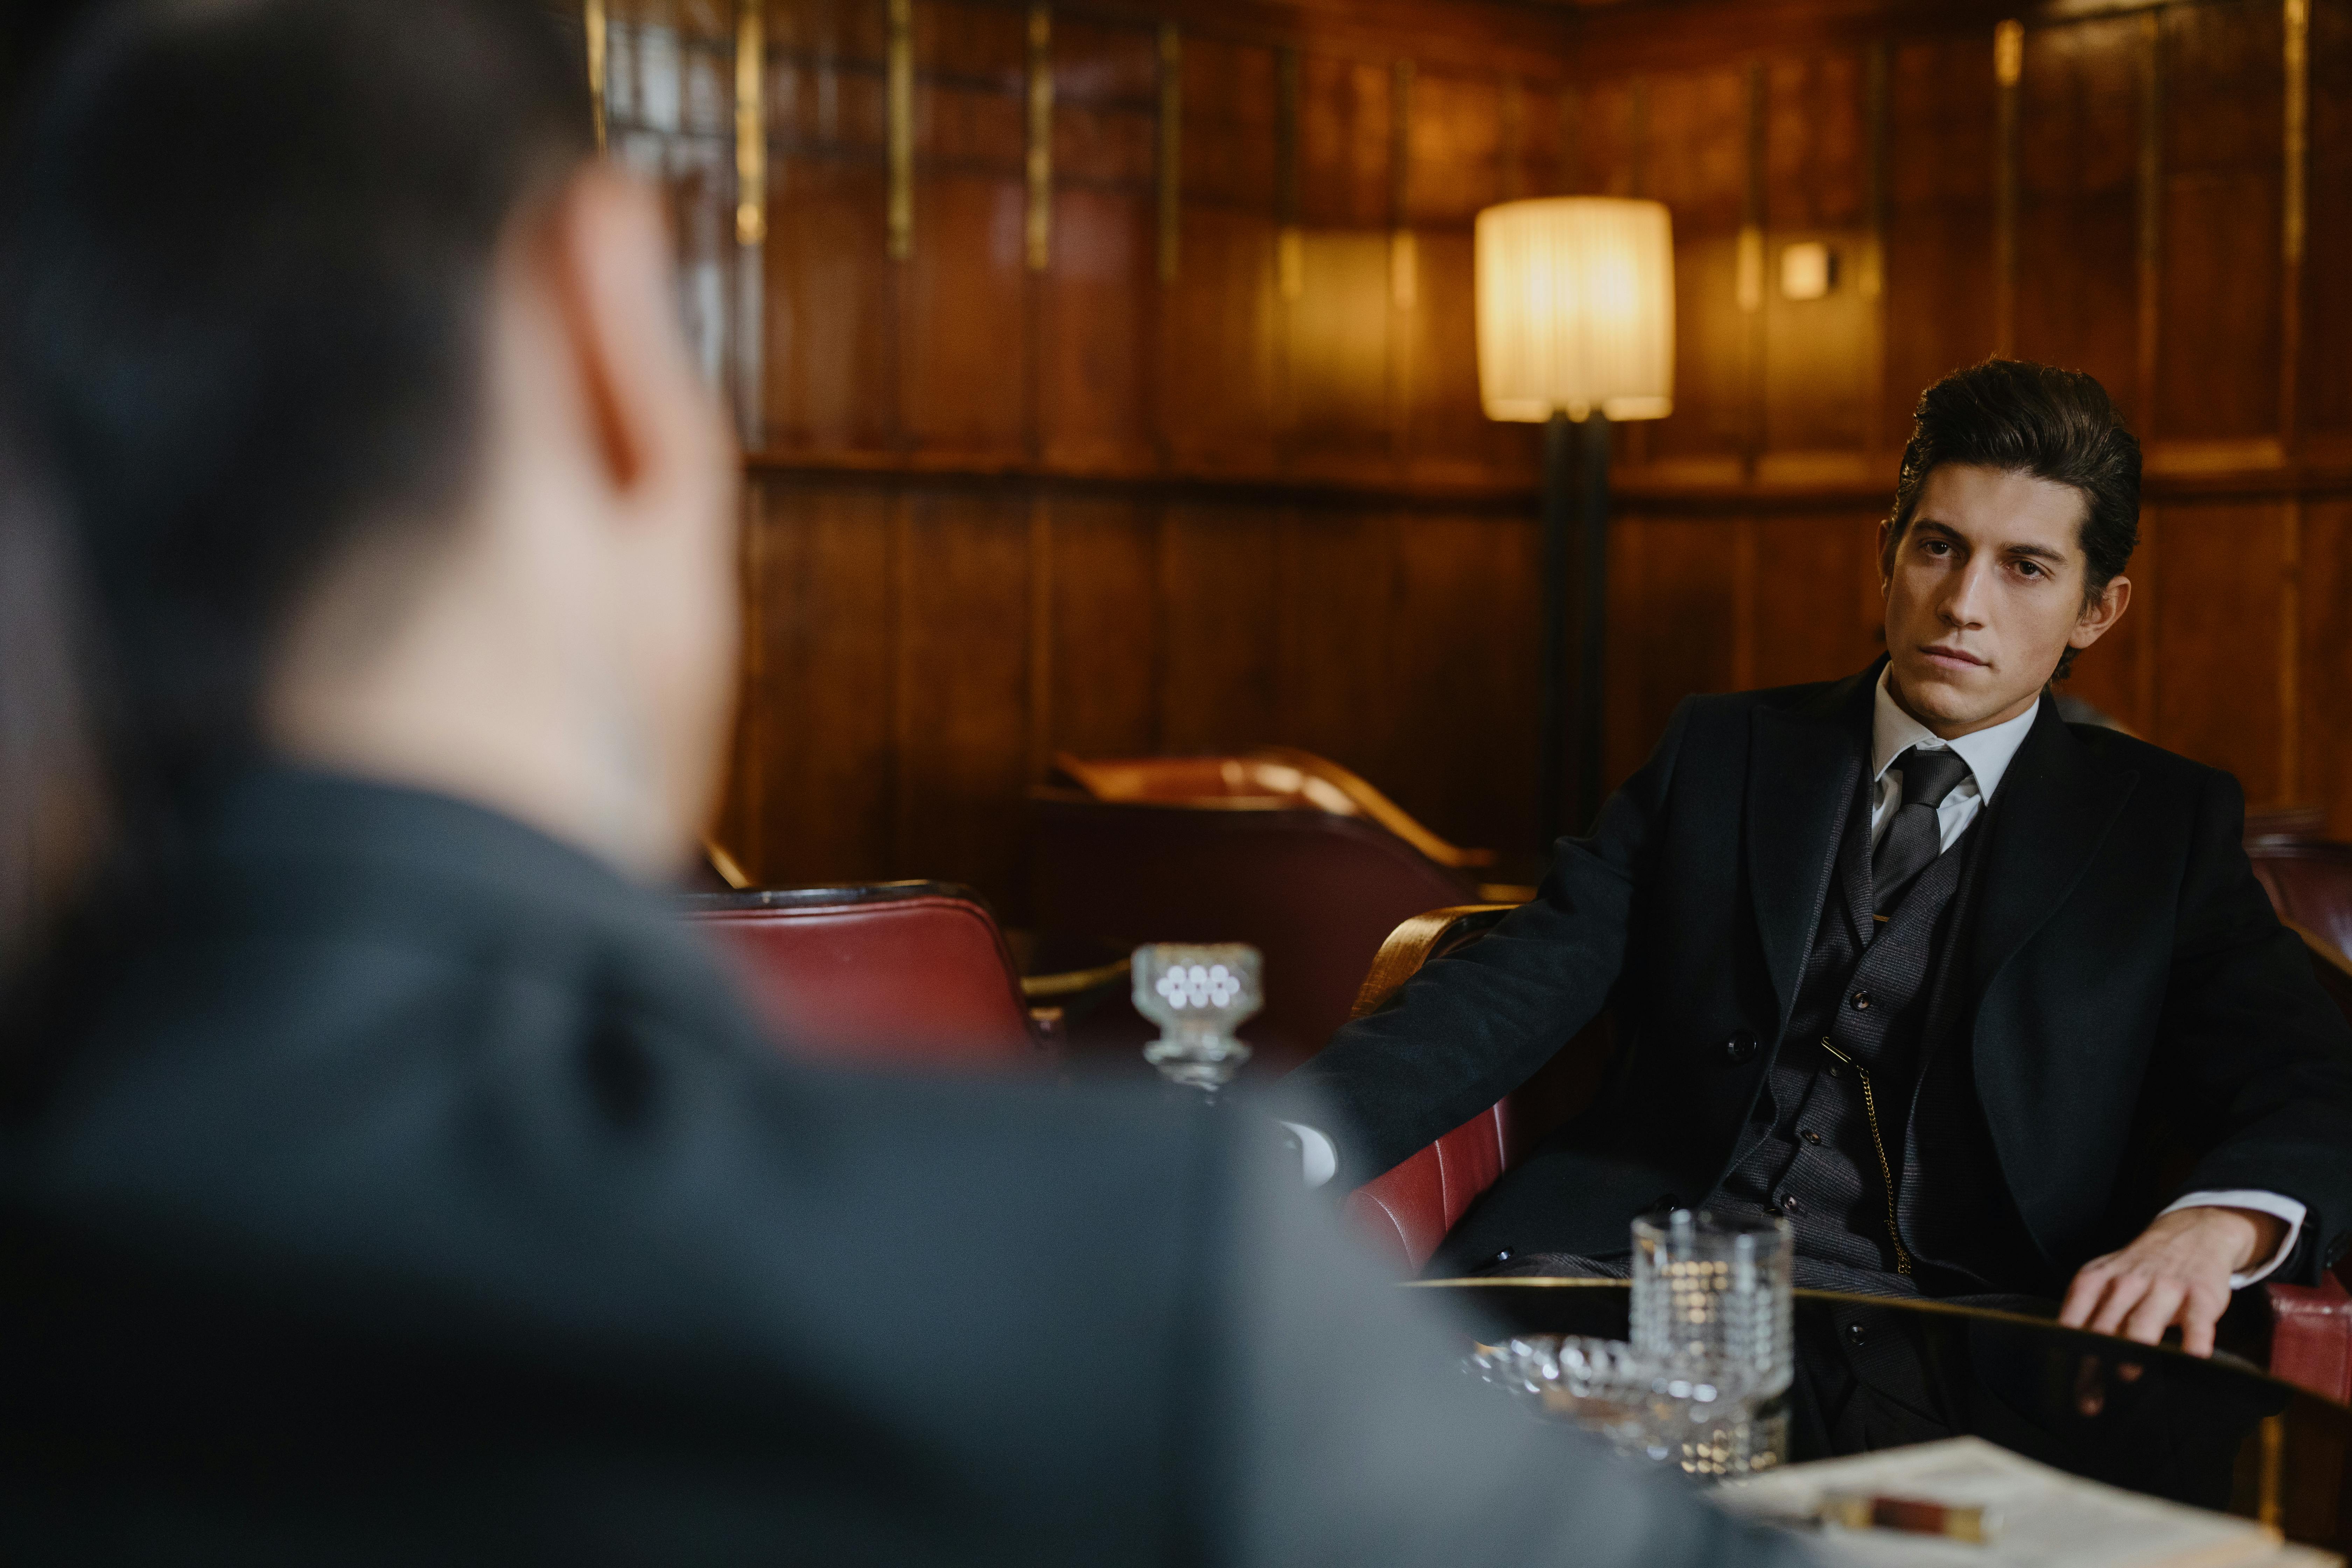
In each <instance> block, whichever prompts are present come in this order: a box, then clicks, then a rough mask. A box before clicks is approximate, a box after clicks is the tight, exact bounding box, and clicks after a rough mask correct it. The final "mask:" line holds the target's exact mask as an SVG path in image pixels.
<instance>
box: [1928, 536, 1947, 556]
mask: <svg viewBox="0 0 2352 1568" xmlns="http://www.w3.org/2000/svg"><path fill="white" fill-rule="evenodd" d="M1920 548H1921V549H1923V550H1925V551H1926V552H1927V553H1928V554H1930V555H1949V554H1950V553H1951V552H1952V547H1951V546H1950V545H1948V544H1947V543H1945V542H1943V541H1942V540H1940V539H1928V540H1923V541H1921V542H1920Z"/></svg>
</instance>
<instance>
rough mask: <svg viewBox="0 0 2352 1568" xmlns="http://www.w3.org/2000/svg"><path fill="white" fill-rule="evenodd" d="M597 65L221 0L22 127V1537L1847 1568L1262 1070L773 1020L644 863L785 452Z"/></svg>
mask: <svg viewBox="0 0 2352 1568" xmlns="http://www.w3.org/2000/svg"><path fill="white" fill-rule="evenodd" d="M582 96H583V95H582V94H581V92H580V90H579V88H578V84H577V80H576V71H575V70H574V68H573V64H572V62H571V61H569V60H567V59H566V58H564V56H563V54H562V51H561V50H560V49H558V48H557V47H555V45H554V44H553V43H552V42H551V40H550V39H549V38H548V37H546V36H544V32H543V24H542V23H541V20H540V19H539V18H538V16H537V14H536V13H535V12H534V11H533V10H531V9H530V8H529V7H528V6H526V5H524V4H521V3H520V0H513V3H504V0H415V3H411V4H404V5H383V4H381V3H380V0H212V3H208V4H196V3H194V0H184V3H180V4H171V5H143V6H138V7H126V8H121V9H117V10H115V11H113V12H112V13H111V14H110V15H109V16H106V18H105V19H104V21H103V23H102V24H101V25H100V26H99V27H98V28H97V29H96V30H95V31H94V32H92V33H91V34H89V35H88V36H86V37H82V38H81V39H80V40H79V43H78V44H77V45H76V46H75V47H72V48H71V49H69V50H68V52H67V54H66V56H65V57H64V58H63V60H62V62H61V64H60V65H59V66H58V68H57V69H56V71H55V72H54V73H53V74H52V76H51V79H50V81H49V84H48V87H47V90H46V92H45V93H44V94H43V95H42V96H41V97H40V99H39V101H38V102H37V104H36V105H35V106H34V108H35V111H34V113H33V114H32V115H31V117H30V120H29V122H28V123H27V124H26V125H25V126H22V127H20V128H19V133H18V137H17V140H16V143H15V145H14V149H13V152H12V153H11V156H10V158H9V162H8V164H7V168H6V174H5V182H6V183H5V201H6V204H7V205H6V209H5V210H6V218H5V228H0V232H5V254H0V311H4V312H5V319H0V330H5V350H6V356H7V357H6V363H7V364H8V365H9V367H10V370H9V376H10V383H9V385H8V387H7V389H6V391H7V395H8V398H9V401H10V404H11V405H12V406H13V408H14V409H15V411H16V421H15V426H14V442H15V445H16V448H17V450H18V452H19V454H20V456H21V457H23V458H25V459H26V462H27V464H28V471H29V473H30V475H31V477H32V479H33V480H35V481H37V483H35V484H33V485H31V486H30V488H29V493H30V494H32V495H33V496H35V497H36V498H37V499H38V500H41V501H43V502H44V503H46V510H42V509H38V508H33V507H30V506H27V505H26V504H23V503H24V501H25V496H24V495H23V494H20V495H19V496H18V497H17V501H18V503H19V504H17V505H16V508H15V509H14V510H11V512H10V513H9V521H8V524H7V526H8V527H9V528H10V529H12V530H15V531H19V532H24V531H31V530H35V529H37V527H39V526H40V525H41V523H42V522H43V521H44V519H47V520H49V521H54V523H55V524H56V526H57V529H58V535H59V537H60V539H61V542H62V548H61V549H60V550H59V551H58V552H57V553H58V560H57V561H55V562H53V563H52V564H53V565H54V566H55V568H56V569H55V571H54V573H53V574H52V575H53V578H54V579H55V581H53V583H52V584H51V586H52V589H53V590H54V591H57V592H62V591H63V589H64V588H65V586H66V585H68V584H69V583H70V582H71V581H73V580H75V579H77V578H78V579H79V582H80V583H81V584H83V585H84V586H85V587H86V588H87V590H88V593H87V596H86V603H85V604H83V605H82V606H81V622H82V626H81V632H82V637H81V645H80V652H81V654H82V656H83V660H82V664H83V673H84V677H85V680H84V685H83V689H81V690H80V691H79V693H78V694H77V695H78V698H79V710H80V711H82V712H83V713H85V714H86V715H87V717H88V719H89V722H90V724H91V725H92V726H93V727H94V730H95V741H94V744H93V747H92V751H93V752H94V754H95V755H96V756H97V757H98V758H99V759H100V762H99V763H98V766H97V768H96V770H95V777H96V778H97V780H99V781H100V782H101V783H102V784H103V790H104V805H105V808H106V819H107V821H108V822H109V823H110V825H111V828H110V847H109V848H108V849H107V850H105V851H104V852H103V853H101V854H100V857H99V858H98V859H97V860H96V861H95V863H94V865H93V868H92V869H91V870H90V872H89V876H88V878H87V889H88V890H87V891H85V892H84V893H82V894H81V895H80V896H79V900H77V901H76V902H75V904H74V906H73V908H72V909H71V910H68V911H65V912H62V913H57V912H52V914H51V916H50V918H48V919H47V929H48V931H49V933H50V934H49V947H48V951H47V953H46V955H45V956H44V957H43V958H42V959H41V960H40V961H39V963H37V965H32V966H30V967H29V972H28V973H24V974H22V975H20V976H19V979H18V981H17V985H18V989H19V995H18V997H17V999H16V1000H17V1004H18V1005H16V1007H15V1009H14V1011H13V1015H12V1016H14V1017H15V1018H16V1019H17V1020H18V1022H19V1026H18V1027H17V1028H16V1029H15V1030H13V1031H12V1037H11V1040H10V1043H9V1048H8V1052H7V1055H6V1058H5V1064H0V1065H5V1071H6V1084H5V1089H6V1095H5V1106H6V1109H7V1110H8V1112H9V1115H10V1129H9V1133H8V1138H7V1142H6V1144H5V1149H6V1164H5V1171H0V1227H5V1245H6V1247H7V1248H8V1253H9V1256H10V1258H11V1259H12V1267H11V1268H10V1270H9V1271H8V1274H7V1277H6V1280H5V1285H0V1376H5V1390H6V1393H5V1399H0V1450H4V1451H5V1466H0V1545H5V1551H6V1554H7V1555H8V1556H9V1557H10V1558H11V1560H12V1561H22V1562H37V1561H49V1560H69V1561H96V1560H100V1559H103V1560H105V1561H108V1562H116V1563H120V1562H142V1561H184V1560H194V1559H205V1560H227V1561H236V1562H239V1563H267V1562H278V1561H293V1560H301V1561H331V1562H356V1561H367V1562H380V1561H381V1562H410V1561H425V1560H430V1561H433V1562H436V1563H446V1562H455V1561H477V1560H478V1561H497V1562H500V1563H507V1562H514V1561H519V1560H526V1559H528V1560H533V1561H540V1560H544V1561H550V1562H562V1563H592V1562H631V1561H646V1562H653V1561H658V1562H662V1563H681V1562H706V1561H748V1560H772V1559H789V1560H794V1561H825V1562H836V1561H873V1562H887V1563H921V1562H932V1561H942V1562H945V1561H954V1562H982V1561H997V1560H1007V1561H1011V1560H1018V1561H1022V1562H1087V1563H1150V1562H1194V1561H1217V1562H1234V1563H1316V1562H1329V1563H1439V1562H1444V1563H1449V1564H1454V1563H1506V1562H1507V1563H1539V1562H1547V1561H1550V1562H1567V1561H1574V1562H1577V1563H1629V1564H1630V1563H1644V1564H1665V1563H1765V1562H1774V1561H1780V1560H1781V1558H1782V1557H1783V1556H1784V1555H1790V1556H1792V1555H1793V1554H1794V1549H1793V1548H1792V1547H1790V1546H1789V1545H1787V1544H1785V1543H1781V1542H1775V1541H1771V1540H1768V1539H1764V1538H1759V1537H1755V1536H1752V1535H1749V1534H1748V1533H1747V1532H1745V1531H1741V1530H1739V1529H1737V1528H1735V1527H1734V1526H1733V1525H1731V1524H1730V1523H1729V1522H1728V1521H1725V1520H1723V1519H1721V1518H1719V1517H1717V1515H1715V1514H1714V1513H1713V1512H1712V1511H1710V1510H1706V1508H1704V1507H1703V1506H1702V1505H1700V1504H1699V1503H1697V1502H1696V1501H1695V1500H1692V1499H1691V1498H1690V1497H1688V1496H1687V1495H1685V1494H1684V1493H1683V1492H1682V1491H1681V1490H1680V1489H1679V1488H1678V1487H1676V1486H1675V1485H1674V1484H1673V1483H1672V1482H1670V1481H1668V1480H1667V1479H1664V1478H1662V1477H1658V1476H1656V1475H1654V1474H1651V1475H1645V1474H1641V1473H1637V1472H1635V1471H1633V1470H1631V1469H1629V1468H1622V1467H1621V1466H1620V1465H1619V1464H1618V1462H1617V1461H1615V1460H1613V1459H1611V1458H1607V1457H1606V1456H1605V1455H1603V1454H1601V1452H1599V1451H1598V1450H1597V1449H1596V1448H1595V1447H1593V1446H1592V1445H1591V1444H1589V1443H1587V1442H1585V1441H1584V1440H1582V1439H1580V1438H1579V1437H1577V1436H1574V1435H1572V1434H1570V1433H1566V1432H1563V1431H1559V1430H1556V1429H1550V1428H1542V1427H1536V1426H1526V1425H1522V1424H1520V1423H1518V1422H1517V1421H1516V1420H1513V1419H1510V1418H1508V1417H1507V1415H1503V1414H1502V1413H1499V1412H1497V1411H1495V1410H1492V1409H1490V1408H1489V1407H1488V1406H1487V1405H1486V1403H1485V1401H1484V1400H1483V1399H1482V1398H1481V1397H1480V1396H1479V1395H1478V1394H1477V1393H1476V1391H1475V1390H1473V1389H1471V1388H1469V1387H1468V1386H1467V1385H1465V1384H1463V1383H1462V1382H1461V1380H1460V1379H1459V1377H1458V1376H1457V1375H1456V1373H1454V1369H1453V1366H1452V1364H1451V1363H1452V1362H1453V1360H1454V1355H1455V1354H1456V1353H1457V1352H1458V1343H1456V1342H1452V1341H1450V1340H1449V1337H1448V1335H1447V1333H1446V1332H1445V1331H1444V1328H1443V1326H1442V1325H1440V1324H1438V1323H1437V1322H1435V1321H1425V1320H1423V1318H1421V1317H1419V1316H1416V1315H1415V1313H1414V1311H1413V1310H1412V1309H1410V1308H1409V1307H1408V1305H1407V1303H1406V1302H1405V1301H1404V1300H1402V1299H1401V1298H1400V1297H1399V1296H1397V1295H1396V1294H1395V1293H1394V1292H1392V1291H1391V1290H1390V1289H1387V1288H1386V1287H1384V1286H1383V1285H1381V1283H1380V1282H1379V1281H1378V1280H1377V1279H1375V1278H1374V1277H1373V1276H1372V1275H1371V1274H1370V1272H1369V1271H1368V1270H1367V1269H1366V1268H1363V1267H1362V1266H1360V1264H1359V1263H1358V1262H1357V1261H1356V1260H1355V1259H1354V1258H1352V1257H1351V1256H1349V1254H1348V1253H1347V1251H1346V1250H1345V1249H1344V1248H1343V1247H1340V1246H1339V1244H1338V1243H1337V1241H1336V1240H1335V1239H1334V1238H1333V1237H1331V1236H1330V1235H1328V1232H1327V1231H1326V1230H1325V1229H1324V1228H1322V1227H1321V1226H1319V1225H1318V1223H1317V1222H1316V1221H1314V1220H1313V1219H1312V1218H1311V1217H1310V1216H1308V1215H1306V1214H1305V1213H1304V1212H1303V1211H1302V1209H1301V1208H1300V1207H1299V1206H1298V1205H1303V1203H1304V1202H1305V1200H1304V1199H1302V1198H1299V1197H1297V1196H1295V1195H1294V1196H1291V1197H1285V1196H1283V1194H1284V1193H1285V1191H1286V1189H1295V1187H1296V1185H1297V1183H1296V1180H1295V1176H1294V1177H1293V1178H1292V1179H1291V1180H1289V1181H1287V1182H1285V1181H1284V1180H1282V1179H1281V1177H1280V1173H1278V1172H1276V1171H1273V1170H1267V1171H1264V1172H1261V1171H1260V1170H1259V1168H1258V1162H1257V1160H1256V1157H1255V1153H1254V1152H1253V1149H1252V1147H1251V1145H1250V1142H1249V1138H1250V1134H1251V1133H1252V1132H1253V1130H1255V1128H1257V1127H1258V1126H1260V1125H1262V1121H1261V1119H1260V1118H1258V1117H1255V1116H1246V1115H1244V1116H1213V1115H1179V1114H1174V1113H1172V1112H1171V1110H1170V1109H1169V1108H1168V1107H1167V1106H1165V1105H1164V1104H1162V1103H1160V1102H1159V1101H1157V1100H1143V1099H1137V1098H1130V1097H1128V1096H1125V1095H1120V1094H1116V1093H1111V1092H1108V1091H1097V1090H1088V1089H1076V1090H1055V1089H1047V1088H1045V1087H1040V1086H1024V1085H1005V1084H982V1083H971V1082H955V1083H950V1082H942V1081H921V1082H905V1081H895V1082H887V1083H883V1082H874V1081H867V1080H863V1079H854V1078H849V1077H844V1076H834V1075H828V1074H823V1073H819V1072H816V1071H814V1070H807V1069H802V1068H788V1067H786V1066H784V1065H782V1064H781V1063H779V1062H778V1061H776V1060H775V1059H774V1058H773V1056H772V1052H771V1051H770V1050H769V1048H768V1047H766V1046H765V1044H764V1043H763V1042H761V1040H759V1039H757V1038H755V1037H754V1033H753V1030H752V1028H751V1026H750V1025H749V1024H748V1023H747V1022H746V1020H745V1018H744V1016H743V1015H742V1014H741V1013H740V1011H739V1009H738V1007H737V1005H735V1003H734V1002H733V1000H732V999H731V998H730V996H729V995H728V994H726V989H725V987H724V986H723V985H722V984H721V983H720V982H719V980H718V979H717V978H716V976H715V975H714V973H712V971H711V969H710V967H709V963H708V962H707V960H706V959H705V957H704V955H703V954H702V953H701V952H698V951H697V949H696V948H695V946H694V944H693V943H692V942H691V941H690V940H689V939H688V936H687V934H686V933H685V932H684V931H683V930H682V929H681V928H680V927H679V926H678V924H677V922H676V921H673V920H672V919H670V918H669V917H668V915H667V912H666V910H665V908H664V906H663V904H662V903H661V901H660V900H658V899H657V898H655V897H653V896H651V895H649V894H648V893H647V892H646V891H645V890H644V888H643V885H644V884H645V883H646V882H648V881H653V880H656V879H659V878H661V877H662V876H664V875H665V874H667V872H668V871H669V870H670V869H671V868H673V867H674V866H676V865H677V863H678V862H679V861H680V859H681V858H682V856H683V855H684V854H685V853H686V852H687V850H688V847H690V846H691V844H692V843H693V842H694V839H695V837H696V834H697V832H698V828H699V826H701V824H702V823H703V821H704V820H705V818H706V816H707V815H708V813H709V809H710V805H711V801H712V797H713V795H714V793H715V791H716V788H717V784H718V768H719V755H720V739H721V734H722V731H723V730H724V727H725V721H726V716H727V705H728V700H729V693H730V689H731V686H732V679H733V673H732V664H733V658H734V632H733V621H732V617H733V612H734V595H735V591H736V590H735V584H734V576H733V561H734V552H735V546H734V541H733V537H732V517H733V506H734V498H733V479H732V475H733V462H734V458H733V454H732V453H731V451H730V449H729V448H728V446H727V444H726V439H725V437H724V435H723V429H722V426H721V425H720V423H719V420H718V418H717V416H716V415H715V412H714V410H713V409H712V407H711V406H710V405H709V401H708V400H707V398H706V396H705V395H704V393H703V392H702V390H701V388H700V387H699V386H698V384H697V382H696V379H695V377H694V374H693V373H692V371H691V369H690V367H689V365H688V362H687V359H686V356H685V353H684V352H683V349H682V346H681V344H680V342H679V340H678V337H677V333H676V331H674V328H673V326H672V323H671V320H670V314H669V311H670V304H669V301H670V298H671V295H670V283H669V277H668V271H667V259H666V240H665V236H664V232H663V226H662V222H661V218H660V215H659V211H658V207H657V205H656V199H655V198H654V196H653V195H650V194H649V193H648V192H646V190H644V189H642V188H641V187H639V186H637V185H635V184H631V183H630V182H628V181H627V180H625V179H624V178H622V177H621V176H619V175H617V174H614V173H613V172H612V171H610V170H609V169H607V168H606V167H604V166H603V165H602V164H599V163H595V162H593V160H592V159H591V158H590V157H589V156H588V150H587V148H586V146H585V145H584V134H585V129H584V128H585V127H586V125H587V123H588V119H587V108H586V105H585V103H584V102H583V101H582ZM22 558H23V559H24V560H26V561H37V560H38V559H39V557H38V555H37V552H33V553H26V554H24V555H23V557H22ZM24 631H25V626H23V625H19V626H14V627H11V628H10V635H11V637H17V636H18V635H19V634H21V633H24ZM56 651H57V650H55V649H52V652H53V653H54V652H56ZM19 673H20V675H21V671H20V672H19ZM21 706H22V705H20V707H21ZM33 707H34V708H39V705H38V704H34V705H33ZM75 708H76V703H75V702H73V701H67V700H59V701H58V702H54V703H51V704H49V705H48V706H47V708H41V709H39V710H41V711H47V712H53V713H66V714H69V713H71V712H72V711H74V710H75ZM25 710H32V709H25ZM52 739H53V740H54V739H56V738H54V737H53V738H52ZM44 744H47V742H44ZM41 754H42V755H44V756H47V755H52V754H54V755H58V756H63V755H65V754H67V753H66V752H64V751H63V750H57V751H55V752H50V751H44V752H42V753H41ZM48 798H54V796H53V795H52V796H50V797H48ZM85 804H87V801H86V802H85ZM9 826H10V829H11V831H12V832H15V831H18V830H20V829H23V828H24V827H25V826H26V825H25V824H23V823H16V824H11V825H9ZM28 1021H29V1023H28Z"/></svg>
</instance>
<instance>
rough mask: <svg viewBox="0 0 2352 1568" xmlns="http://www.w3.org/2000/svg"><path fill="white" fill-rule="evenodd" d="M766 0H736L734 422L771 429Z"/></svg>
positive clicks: (752, 432)
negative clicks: (768, 322) (766, 351)
mask: <svg viewBox="0 0 2352 1568" xmlns="http://www.w3.org/2000/svg"><path fill="white" fill-rule="evenodd" d="M766 9H767V0H735V247H736V258H735V265H736V278H735V322H734V326H735V427H736V432H737V437H738V439H740V440H741V441H742V442H743V444H744V445H746V446H753V445H756V444H757V443H759V442H760V441H761V440H764V439H765V438H766V436H767V429H766V424H767V392H768V382H767V369H766V357H767V356H766V353H765V349H766V343H767V275H768V262H767V248H766V247H767V239H768V106H767V79H768V35H767V22H766V16H765V12H766Z"/></svg>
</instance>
